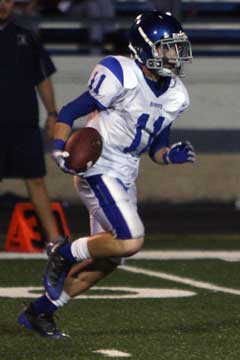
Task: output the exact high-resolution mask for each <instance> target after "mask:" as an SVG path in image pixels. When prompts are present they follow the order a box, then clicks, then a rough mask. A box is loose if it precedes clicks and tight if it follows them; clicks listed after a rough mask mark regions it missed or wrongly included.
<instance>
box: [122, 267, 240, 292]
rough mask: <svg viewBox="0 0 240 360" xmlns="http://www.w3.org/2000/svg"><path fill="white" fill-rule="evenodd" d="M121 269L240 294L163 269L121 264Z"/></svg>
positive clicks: (201, 287) (197, 286)
mask: <svg viewBox="0 0 240 360" xmlns="http://www.w3.org/2000/svg"><path fill="white" fill-rule="evenodd" d="M120 269H122V270H125V271H128V272H132V273H136V274H142V275H147V276H151V277H157V278H160V279H164V280H168V281H174V282H177V283H181V284H185V285H190V286H193V287H196V288H199V289H206V290H211V291H217V292H223V293H226V294H233V295H240V290H236V289H232V288H226V287H222V286H217V285H214V284H211V283H208V282H205V281H198V280H193V279H191V278H186V277H181V276H176V275H172V274H168V273H164V272H161V271H151V270H146V269H143V268H139V267H135V266H121V267H120Z"/></svg>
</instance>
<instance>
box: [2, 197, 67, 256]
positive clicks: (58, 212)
mask: <svg viewBox="0 0 240 360" xmlns="http://www.w3.org/2000/svg"><path fill="white" fill-rule="evenodd" d="M51 207H52V210H53V214H54V216H55V219H56V223H57V226H58V228H59V233H60V234H61V235H63V236H69V235H70V231H69V228H68V225H67V221H66V219H65V215H64V212H63V209H62V207H61V205H60V204H59V203H57V202H54V203H52V204H51ZM43 234H44V233H43V231H42V228H41V225H40V222H39V220H38V218H37V216H36V214H35V212H34V209H33V206H32V204H31V203H17V204H16V206H15V208H14V210H13V214H12V218H11V221H10V224H9V228H8V232H7V236H6V241H5V247H4V249H5V250H6V251H21V252H34V253H37V252H43V251H44V247H45V242H44V238H43Z"/></svg>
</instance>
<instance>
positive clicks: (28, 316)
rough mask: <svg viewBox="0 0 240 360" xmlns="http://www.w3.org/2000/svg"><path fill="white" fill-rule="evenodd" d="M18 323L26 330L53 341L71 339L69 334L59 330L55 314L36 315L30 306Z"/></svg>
mask: <svg viewBox="0 0 240 360" xmlns="http://www.w3.org/2000/svg"><path fill="white" fill-rule="evenodd" d="M18 323H19V324H20V325H22V326H24V327H25V328H26V329H29V330H33V331H35V332H36V333H38V334H39V335H41V336H44V337H49V338H52V339H63V338H68V337H70V336H69V335H67V334H64V333H63V332H61V331H59V330H57V328H56V323H55V321H54V318H53V314H45V313H42V314H39V315H36V314H35V313H34V311H33V309H32V305H31V304H30V305H29V306H28V307H26V308H25V309H24V310H23V311H22V312H21V314H20V315H19V317H18Z"/></svg>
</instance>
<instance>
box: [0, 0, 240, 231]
mask: <svg viewBox="0 0 240 360" xmlns="http://www.w3.org/2000/svg"><path fill="white" fill-rule="evenodd" d="M16 4H17V6H16V13H15V17H16V21H17V22H19V23H20V24H21V25H24V26H26V27H28V28H31V29H32V30H33V31H34V32H36V33H37V34H38V36H39V37H40V38H41V40H42V42H43V43H44V45H45V47H46V48H47V49H48V51H49V52H50V54H51V56H52V58H53V60H54V63H55V64H56V66H57V69H58V72H57V73H56V75H54V78H53V80H54V85H55V90H56V98H57V103H58V108H59V109H60V108H61V107H62V106H63V105H64V104H65V103H66V102H68V101H70V100H72V99H73V98H75V97H77V96H79V95H80V94H81V93H82V91H83V90H85V89H86V84H87V80H88V77H89V75H90V73H91V70H92V68H93V66H94V65H95V63H96V62H97V61H98V60H99V59H100V58H101V57H103V56H106V55H108V54H127V53H128V50H127V44H128V29H129V26H130V25H131V23H132V21H133V19H134V18H135V17H136V15H138V14H139V13H141V12H143V11H146V10H152V9H158V10H163V11H170V12H171V13H172V14H173V15H175V16H176V17H177V18H178V19H179V20H180V21H181V22H182V25H183V28H184V29H185V31H186V32H187V33H188V35H189V37H190V40H191V42H192V46H193V56H194V61H193V63H192V64H191V65H188V66H186V76H185V79H184V83H185V84H186V86H187V88H188V90H189V94H190V100H191V106H190V109H189V110H188V111H187V112H186V113H185V114H183V116H182V117H181V118H179V119H178V120H177V122H176V123H175V125H174V127H173V131H172V142H175V141H178V140H190V141H191V142H192V143H193V144H194V146H195V149H196V152H197V154H198V158H197V162H196V164H194V165H193V166H192V165H189V164H187V165H184V166H172V167H171V166H169V167H164V168H163V167H159V166H157V165H155V164H154V163H152V162H151V160H150V159H149V158H148V157H147V156H144V157H143V159H142V166H141V171H140V176H139V179H138V192H139V201H140V213H141V215H142V216H143V218H144V221H145V223H146V227H147V231H150V232H152V233H154V232H158V233H159V232H162V233H164V232H168V233H169V232H170V233H171V232H173V233H180V232H181V233H184V232H186V233H203V232H208V233H209V232H211V233H220V232H221V233H222V232H225V233H236V234H238V233H239V231H240V213H239V209H240V156H239V152H240V141H239V139H240V106H239V80H240V61H239V60H240V59H239V56H240V22H239V20H240V1H238V0H235V1H226V0H225V1H223V0H218V1H214V0H213V1H206V0H202V1H189V0H182V1H175V0H168V1H164V0H163V1H161V0H149V1H147V0H131V1H128V0H96V1H94V0H72V1H71V0H29V1H27V0H16ZM44 120H45V113H44V111H43V110H42V111H41V124H43V123H44ZM83 124H84V119H83V120H79V121H76V125H75V127H79V126H83ZM49 150H50V145H49V144H47V143H46V158H47V164H48V175H47V186H48V190H49V193H50V196H51V199H52V200H57V201H60V202H61V203H62V204H63V205H64V208H65V211H66V214H67V219H68V222H69V225H70V229H71V230H72V231H73V232H79V231H82V232H85V231H87V229H88V228H87V227H88V220H87V216H86V215H87V214H86V211H85V210H84V209H83V208H82V206H81V204H80V201H79V199H78V197H77V196H76V194H75V191H74V188H73V184H72V177H71V176H69V175H65V174H64V173H62V172H60V170H58V169H57V168H56V166H55V164H54V163H53V162H52V160H51V159H50V156H49ZM0 188H1V192H0V196H1V200H0V207H1V216H0V217H1V221H0V225H1V227H2V231H1V233H3V234H4V233H5V232H6V231H7V228H8V223H9V218H10V214H11V211H12V208H13V206H14V204H15V203H16V201H21V200H24V199H26V196H27V195H26V191H25V187H24V186H23V184H22V182H21V180H8V179H4V181H3V182H2V183H1V185H0Z"/></svg>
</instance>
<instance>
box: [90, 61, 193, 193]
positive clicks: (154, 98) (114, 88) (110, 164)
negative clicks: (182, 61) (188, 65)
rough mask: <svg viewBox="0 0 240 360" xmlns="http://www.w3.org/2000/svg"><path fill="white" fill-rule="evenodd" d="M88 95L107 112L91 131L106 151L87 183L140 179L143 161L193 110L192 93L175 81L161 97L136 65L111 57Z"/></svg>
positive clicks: (96, 71)
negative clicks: (94, 177)
mask: <svg viewBox="0 0 240 360" xmlns="http://www.w3.org/2000/svg"><path fill="white" fill-rule="evenodd" d="M158 90H159V89H158ZM89 92H90V94H91V96H93V97H94V99H95V100H96V102H97V103H98V104H99V106H100V108H101V109H102V110H101V111H100V112H98V113H97V114H96V115H95V116H94V117H93V119H91V120H90V121H89V122H88V124H87V126H89V127H94V128H95V129H97V130H98V131H99V133H100V134H101V135H102V137H103V151H102V154H101V157H100V158H99V159H98V161H97V162H96V164H95V165H94V166H93V167H92V168H90V169H89V170H88V171H87V172H86V173H85V177H87V176H91V175H96V174H106V175H109V176H112V177H115V178H118V179H119V180H121V181H122V182H123V183H124V184H126V185H127V186H128V185H130V184H132V183H133V182H134V181H135V179H136V177H137V174H138V167H139V159H140V155H141V154H142V153H144V152H146V151H148V150H149V148H150V146H151V144H152V142H153V140H154V138H155V137H156V136H157V135H159V134H160V133H161V132H162V131H163V130H164V129H165V128H166V127H167V126H169V125H170V124H171V123H172V122H173V121H174V120H176V119H177V117H178V116H179V115H180V114H181V113H182V112H183V111H184V110H185V109H186V108H187V107H188V106H189V97H188V93H187V90H186V88H185V86H184V85H183V83H182V81H181V80H180V79H179V78H178V77H174V78H172V79H171V80H170V82H169V84H168V87H167V88H166V89H165V91H163V93H159V91H156V90H154V88H152V87H151V86H150V85H149V80H147V79H146V78H145V76H144V74H143V72H142V70H141V69H140V67H139V66H138V64H137V63H136V62H135V61H134V60H132V59H130V58H126V57H123V56H109V57H106V58H104V59H103V60H102V61H101V62H100V63H99V64H97V65H96V67H95V68H94V70H93V72H92V74H91V76H90V79H89Z"/></svg>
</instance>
